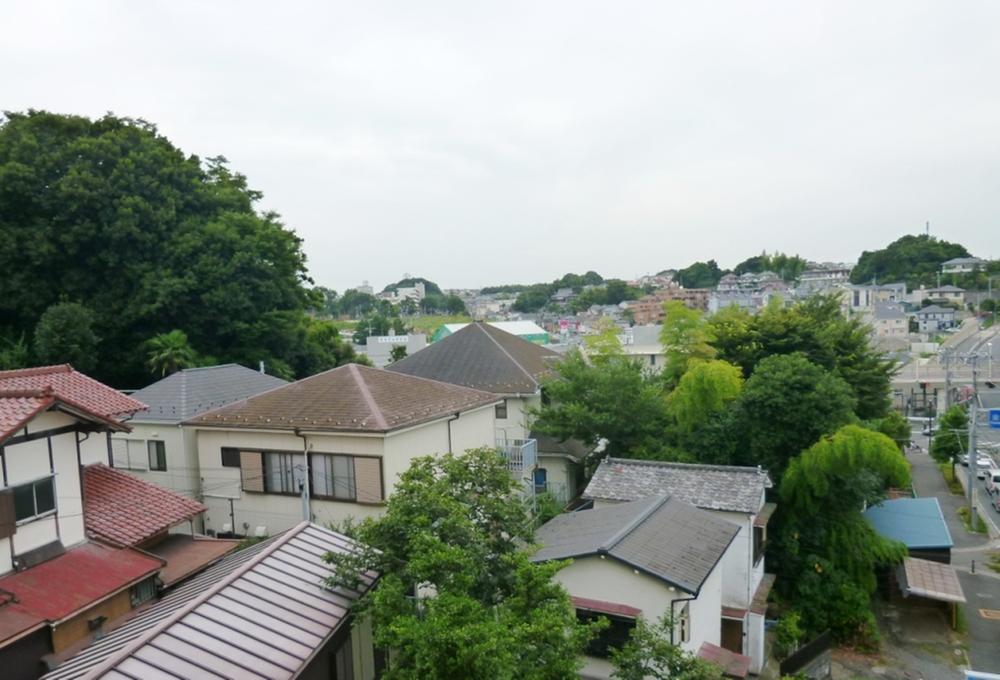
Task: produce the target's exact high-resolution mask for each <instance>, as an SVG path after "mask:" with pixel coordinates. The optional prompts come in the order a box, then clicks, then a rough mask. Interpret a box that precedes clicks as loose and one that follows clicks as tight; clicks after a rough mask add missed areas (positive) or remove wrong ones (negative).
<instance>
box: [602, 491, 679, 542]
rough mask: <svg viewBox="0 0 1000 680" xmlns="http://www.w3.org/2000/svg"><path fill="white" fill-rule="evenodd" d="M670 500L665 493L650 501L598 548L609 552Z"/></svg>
mask: <svg viewBox="0 0 1000 680" xmlns="http://www.w3.org/2000/svg"><path fill="white" fill-rule="evenodd" d="M669 500H670V495H669V494H668V495H665V496H662V497H660V499H659V500H657V501H656V502H653V503H650V504H649V507H648V508H646V509H644V510H643V511H642V512H640V513H639V514H637V515H636V516H635V517H633V518H632V519H631V520H629V521H628V522H627V523H626V524H625V526H623V527H622V528H621V529H619V530H618V531H617V532H616V533H615V534H613V535H612V536H611V538H609V539H608V540H607V541H605V542H604V543H603V544H602V545H601V546H600V548H598V550H600V551H603V552H607V553H610V552H611V551H612V550H613V549H614V548H615V546H617V545H618V544H619V543H621V542H622V541H623V540H624V539H625V538H626V537H627V536H628V535H629V534H631V533H632V532H633V531H635V530H636V528H638V527H639V526H640V525H641V524H643V523H644V522H645V521H646V520H647V519H649V518H650V516H652V514H653V513H654V512H656V511H657V510H659V509H660V508H662V507H663V505H664V504H665V503H666V502H667V501H669Z"/></svg>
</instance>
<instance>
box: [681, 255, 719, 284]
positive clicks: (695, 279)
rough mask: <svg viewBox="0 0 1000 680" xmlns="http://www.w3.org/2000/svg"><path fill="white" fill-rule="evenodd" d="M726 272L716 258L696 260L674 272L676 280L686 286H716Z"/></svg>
mask: <svg viewBox="0 0 1000 680" xmlns="http://www.w3.org/2000/svg"><path fill="white" fill-rule="evenodd" d="M724 273H725V272H723V271H722V270H721V269H719V265H718V264H716V262H715V260H709V261H708V262H695V263H694V264H692V265H690V266H687V267H685V268H684V269H678V270H677V273H676V274H674V281H676V282H677V283H679V284H681V285H682V286H684V287H685V288H715V286H717V285H718V284H719V279H721V278H722V275H723V274H724Z"/></svg>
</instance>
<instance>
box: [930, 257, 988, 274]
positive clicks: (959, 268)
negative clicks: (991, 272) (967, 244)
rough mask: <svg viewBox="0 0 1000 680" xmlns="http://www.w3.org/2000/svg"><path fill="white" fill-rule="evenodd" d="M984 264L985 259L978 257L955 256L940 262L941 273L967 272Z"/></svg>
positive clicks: (981, 267)
mask: <svg viewBox="0 0 1000 680" xmlns="http://www.w3.org/2000/svg"><path fill="white" fill-rule="evenodd" d="M985 266H986V260H981V259H979V258H978V257H956V258H954V259H952V260H948V261H947V262H942V263H941V273H942V274H968V273H969V272H974V271H978V270H980V269H983V268H984V267H985Z"/></svg>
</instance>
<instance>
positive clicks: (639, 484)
mask: <svg viewBox="0 0 1000 680" xmlns="http://www.w3.org/2000/svg"><path fill="white" fill-rule="evenodd" d="M769 488H771V478H770V477H769V476H768V474H767V472H766V471H765V470H762V469H761V468H755V467H739V466H735V465H701V464H692V463H669V462H662V461H650V460H633V459H628V458H605V459H604V460H603V461H601V464H600V465H598V466H597V470H596V471H595V472H594V476H593V477H592V478H591V480H590V483H589V484H588V485H587V488H586V490H584V492H583V497H584V498H588V499H594V500H604V501H634V500H638V499H640V498H649V497H650V496H663V495H671V496H674V497H676V498H678V499H679V500H683V501H685V502H687V503H690V504H691V505H695V506H697V507H699V508H704V509H706V510H726V511H730V512H744V513H751V514H756V513H757V512H759V511H760V508H761V504H762V503H763V502H764V501H763V498H764V490H765V489H769Z"/></svg>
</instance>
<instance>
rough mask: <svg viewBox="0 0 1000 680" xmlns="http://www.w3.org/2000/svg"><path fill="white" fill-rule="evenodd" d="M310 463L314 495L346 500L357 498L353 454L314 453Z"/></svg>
mask: <svg viewBox="0 0 1000 680" xmlns="http://www.w3.org/2000/svg"><path fill="white" fill-rule="evenodd" d="M310 463H311V468H312V469H311V471H310V472H311V474H312V492H313V495H315V496H325V497H327V498H336V499H339V500H345V501H353V500H354V499H355V498H357V486H356V483H355V479H354V457H353V456H336V455H328V454H313V456H312V460H311V461H310Z"/></svg>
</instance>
